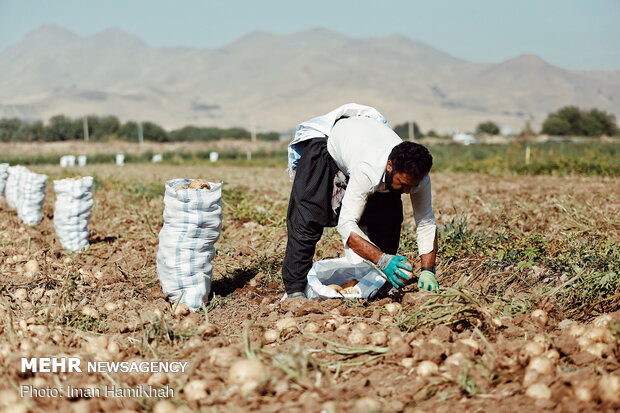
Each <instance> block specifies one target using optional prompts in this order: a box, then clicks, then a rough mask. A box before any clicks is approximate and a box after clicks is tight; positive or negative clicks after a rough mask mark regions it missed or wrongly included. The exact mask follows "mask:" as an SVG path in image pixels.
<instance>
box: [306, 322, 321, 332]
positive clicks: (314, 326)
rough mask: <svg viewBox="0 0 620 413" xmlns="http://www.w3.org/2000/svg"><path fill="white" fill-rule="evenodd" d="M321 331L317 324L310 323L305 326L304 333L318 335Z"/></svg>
mask: <svg viewBox="0 0 620 413" xmlns="http://www.w3.org/2000/svg"><path fill="white" fill-rule="evenodd" d="M319 330H320V328H319V326H318V325H317V324H316V323H313V322H309V323H308V324H306V325H305V326H304V331H307V332H308V333H318V332H319Z"/></svg>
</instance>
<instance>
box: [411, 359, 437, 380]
mask: <svg viewBox="0 0 620 413" xmlns="http://www.w3.org/2000/svg"><path fill="white" fill-rule="evenodd" d="M437 372H439V367H437V364H435V363H433V362H432V361H430V360H425V361H423V362H421V363H420V364H418V367H417V368H416V375H417V376H419V377H428V376H432V375H433V374H437Z"/></svg>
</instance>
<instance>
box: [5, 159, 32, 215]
mask: <svg viewBox="0 0 620 413" xmlns="http://www.w3.org/2000/svg"><path fill="white" fill-rule="evenodd" d="M28 172H29V171H28V169H27V168H26V167H24V166H21V165H17V166H9V176H8V177H7V178H6V186H5V187H4V193H5V196H6V203H7V204H9V207H11V208H13V209H17V207H18V206H19V201H20V197H21V192H22V188H23V187H24V182H23V181H24V179H25V174H26V173H28Z"/></svg>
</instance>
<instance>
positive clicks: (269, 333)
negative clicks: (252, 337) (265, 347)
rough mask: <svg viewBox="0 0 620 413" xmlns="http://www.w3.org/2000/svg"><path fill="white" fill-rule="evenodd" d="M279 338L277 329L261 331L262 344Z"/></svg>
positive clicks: (273, 341) (270, 342)
mask: <svg viewBox="0 0 620 413" xmlns="http://www.w3.org/2000/svg"><path fill="white" fill-rule="evenodd" d="M279 338H280V332H279V331H278V330H272V329H269V330H265V332H264V333H263V344H272V343H275V342H276V341H278V339H279Z"/></svg>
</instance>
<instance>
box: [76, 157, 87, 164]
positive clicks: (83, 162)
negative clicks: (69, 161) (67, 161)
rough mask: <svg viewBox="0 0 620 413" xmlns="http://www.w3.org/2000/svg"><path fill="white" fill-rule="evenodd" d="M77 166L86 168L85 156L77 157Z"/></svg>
mask: <svg viewBox="0 0 620 413" xmlns="http://www.w3.org/2000/svg"><path fill="white" fill-rule="evenodd" d="M77 159H78V165H79V166H86V159H87V158H86V155H80V156H78V158H77Z"/></svg>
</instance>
